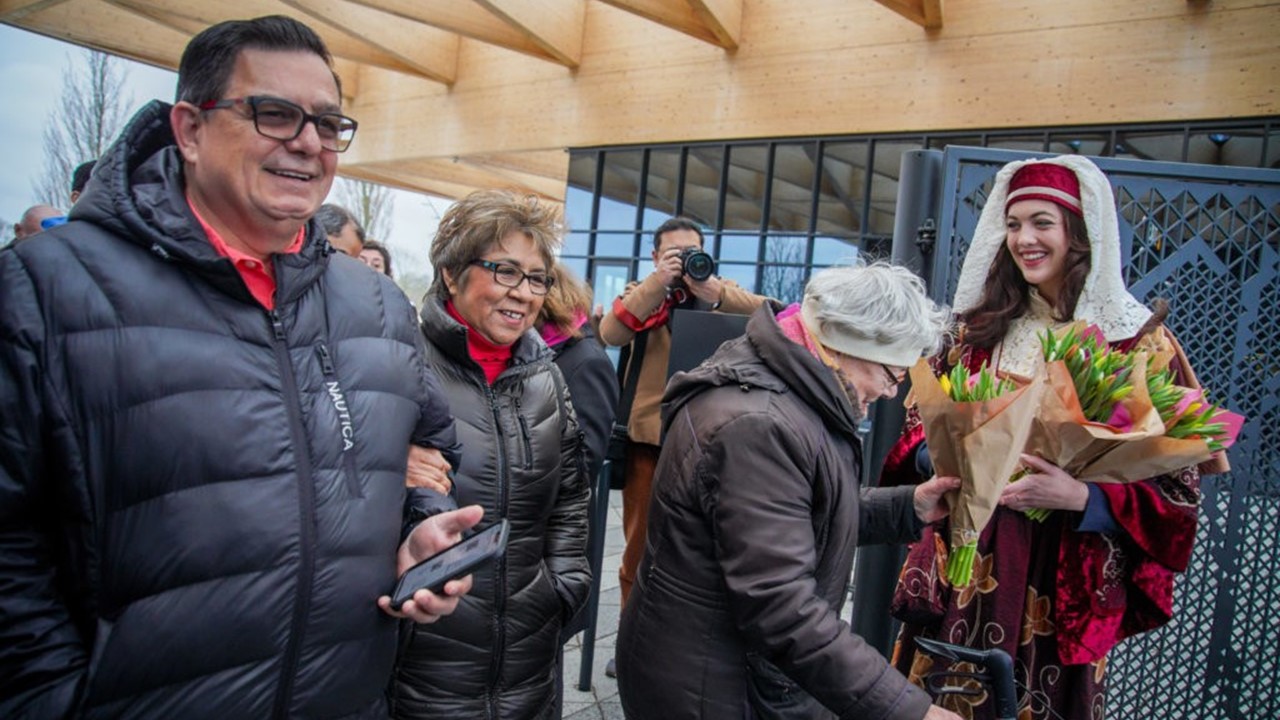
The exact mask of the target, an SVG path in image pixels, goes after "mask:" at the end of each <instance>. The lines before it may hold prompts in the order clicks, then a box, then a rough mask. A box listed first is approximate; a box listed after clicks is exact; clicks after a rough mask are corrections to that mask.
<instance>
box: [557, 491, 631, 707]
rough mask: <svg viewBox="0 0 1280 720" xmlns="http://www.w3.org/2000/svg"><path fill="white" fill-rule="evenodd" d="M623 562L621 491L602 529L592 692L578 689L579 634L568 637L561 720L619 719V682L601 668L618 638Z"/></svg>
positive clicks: (611, 495)
mask: <svg viewBox="0 0 1280 720" xmlns="http://www.w3.org/2000/svg"><path fill="white" fill-rule="evenodd" d="M621 561H622V491H621V490H614V491H612V492H610V493H609V522H608V526H607V527H606V528H605V544H604V563H603V570H602V572H601V573H600V574H601V577H602V583H603V584H602V585H601V586H600V613H599V616H598V617H599V620H598V621H597V622H598V627H597V629H596V644H595V662H593V663H592V665H593V667H592V671H591V689H590V690H587V691H582V690H579V689H578V672H579V669H580V668H581V666H582V635H581V634H578V635H577V636H575V637H573V638H571V639H570V640H569V642H568V644H567V645H565V648H564V714H563V715H562V717H564V718H573V720H598V719H601V718H607V719H609V720H615V719H617V720H621V718H622V717H623V716H622V705H621V703H620V702H619V701H618V681H616V680H614V679H613V678H611V677H609V676H607V675H605V674H604V665H605V663H607V662H609V658H611V657H613V647H614V642H615V641H616V640H617V637H618V611H619V609H620V608H621V604H620V599H621V595H620V591H619V590H618V565H619V563H621Z"/></svg>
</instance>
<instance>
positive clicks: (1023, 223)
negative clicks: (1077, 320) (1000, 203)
mask: <svg viewBox="0 0 1280 720" xmlns="http://www.w3.org/2000/svg"><path fill="white" fill-rule="evenodd" d="M1063 212H1064V211H1063V209H1062V207H1060V206H1059V205H1058V204H1057V203H1052V202H1049V201H1048V200H1035V199H1029V200H1020V201H1018V202H1016V203H1014V204H1012V205H1010V206H1009V210H1008V212H1006V213H1005V243H1006V244H1007V245H1008V247H1009V253H1010V254H1011V255H1013V262H1014V263H1016V264H1017V266H1018V269H1019V270H1021V271H1022V277H1023V279H1025V280H1026V281H1027V283H1028V284H1030V285H1035V286H1036V289H1037V290H1039V292H1040V295H1041V296H1042V297H1044V299H1045V300H1048V301H1049V303H1050V304H1054V303H1055V302H1056V301H1057V299H1058V291H1059V290H1061V288H1062V279H1063V276H1064V275H1065V274H1066V267H1067V247H1068V245H1069V244H1070V242H1071V241H1070V238H1069V237H1068V236H1067V226H1066V222H1065V219H1064V218H1063Z"/></svg>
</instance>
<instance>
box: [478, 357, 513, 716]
mask: <svg viewBox="0 0 1280 720" xmlns="http://www.w3.org/2000/svg"><path fill="white" fill-rule="evenodd" d="M481 382H484V379H483V378H482V379H481ZM484 392H485V396H486V397H487V398H488V400H489V410H490V411H491V412H492V413H493V431H494V435H495V438H494V439H495V440H497V442H496V443H495V444H496V445H497V446H498V517H499V518H504V517H506V516H507V502H508V499H507V480H508V478H507V473H508V464H509V463H508V458H507V451H506V447H505V445H504V444H503V443H502V433H501V430H500V428H501V427H502V414H501V409H500V408H499V407H498V398H497V395H496V394H495V393H494V392H493V388H491V387H490V386H489V384H488V383H487V382H486V383H485V385H484ZM493 577H494V583H495V584H496V585H497V587H496V588H495V591H494V615H493V626H494V627H493V637H494V653H493V658H492V659H491V660H490V662H489V676H490V691H489V697H488V705H489V707H488V714H489V717H491V718H498V717H500V714H499V712H498V692H497V691H498V689H499V687H498V686H499V685H500V683H501V678H502V666H503V664H504V663H505V662H506V645H507V631H506V627H505V625H504V624H503V622H502V618H504V617H505V616H506V614H507V554H506V553H505V552H504V553H503V554H502V555H500V556H498V562H497V567H496V568H495V569H494V576H493Z"/></svg>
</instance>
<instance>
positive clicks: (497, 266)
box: [469, 260, 556, 295]
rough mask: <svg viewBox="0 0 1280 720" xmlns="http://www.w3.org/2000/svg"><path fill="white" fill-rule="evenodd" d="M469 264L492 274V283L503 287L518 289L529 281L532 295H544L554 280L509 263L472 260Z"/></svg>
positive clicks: (554, 282) (549, 276) (550, 276)
mask: <svg viewBox="0 0 1280 720" xmlns="http://www.w3.org/2000/svg"><path fill="white" fill-rule="evenodd" d="M469 264H471V265H476V266H478V267H482V268H484V269H485V270H490V271H492V272H493V281H494V282H496V283H498V284H499V285H501V286H503V287H509V288H518V287H520V283H522V282H524V281H525V280H528V281H529V292H531V293H533V294H534V295H546V294H547V291H548V290H550V289H551V286H552V285H555V284H556V279H555V277H554V276H552V275H544V274H542V273H527V272H525V271H523V270H521V269H520V268H518V267H516V266H515V265H512V264H510V263H501V262H493V261H492V260H472V261H471V262H470V263H469Z"/></svg>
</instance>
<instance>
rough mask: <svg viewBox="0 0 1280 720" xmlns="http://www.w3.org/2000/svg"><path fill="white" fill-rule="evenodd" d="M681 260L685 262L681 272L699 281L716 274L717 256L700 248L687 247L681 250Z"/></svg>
mask: <svg viewBox="0 0 1280 720" xmlns="http://www.w3.org/2000/svg"><path fill="white" fill-rule="evenodd" d="M680 261H681V262H682V263H683V267H682V269H681V272H682V273H683V274H684V275H687V276H688V277H690V278H691V279H693V280H697V281H698V282H702V281H703V280H706V279H707V278H709V277H711V276H712V275H715V274H716V261H715V258H713V257H711V255H709V254H708V253H707V252H706V251H704V250H702V249H700V248H696V247H687V248H685V249H683V250H681V251H680Z"/></svg>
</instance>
